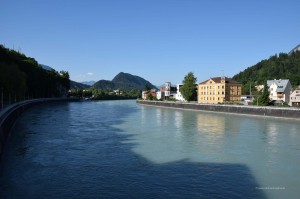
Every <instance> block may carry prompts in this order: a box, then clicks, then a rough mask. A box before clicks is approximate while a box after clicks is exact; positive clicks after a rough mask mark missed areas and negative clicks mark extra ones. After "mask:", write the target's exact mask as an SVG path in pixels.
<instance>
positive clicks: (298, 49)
mask: <svg viewBox="0 0 300 199" xmlns="http://www.w3.org/2000/svg"><path fill="white" fill-rule="evenodd" d="M296 51H300V44H299V45H298V46H296V47H295V48H293V49H292V50H291V51H290V52H289V55H291V54H292V53H293V52H296Z"/></svg>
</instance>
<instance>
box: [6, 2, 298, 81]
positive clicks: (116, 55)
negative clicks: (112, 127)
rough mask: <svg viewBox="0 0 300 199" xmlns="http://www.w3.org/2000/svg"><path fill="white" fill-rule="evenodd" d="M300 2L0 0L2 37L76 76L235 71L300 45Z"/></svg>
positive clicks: (162, 77)
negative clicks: (121, 73)
mask: <svg viewBox="0 0 300 199" xmlns="http://www.w3.org/2000/svg"><path fill="white" fill-rule="evenodd" d="M299 8H300V1H299V0H284V1H283V0H282V1H278V0H264V1H261V0H252V1H249V0H227V1H224V0H207V1H202V0H105V1H104V0H86V1H83V0H48V1H47V0H26V1H24V0H0V24H1V30H0V43H1V44H4V45H5V46H6V47H8V48H14V49H15V50H19V51H21V52H22V53H24V54H26V55H27V56H30V57H34V58H35V59H36V60H37V61H38V62H39V63H41V64H45V65H49V66H51V67H53V68H54V69H56V70H58V71H60V70H67V71H69V73H70V75H71V79H73V80H75V81H85V80H100V79H107V80H111V79H112V78H113V77H114V76H115V75H117V74H118V73H119V72H127V73H131V74H133V75H138V76H141V77H143V78H145V79H147V80H149V81H150V82H151V83H153V84H155V85H161V84H163V83H164V82H166V81H171V82H172V83H173V84H176V83H181V81H182V80H183V78H184V76H185V75H186V74H187V73H188V72H190V71H192V72H194V74H195V76H196V77H197V79H198V82H201V81H204V80H206V79H208V78H210V77H213V76H221V75H222V74H223V73H224V74H225V75H226V76H228V77H231V76H233V75H234V74H236V73H238V72H240V71H242V70H244V69H246V68H247V67H249V66H252V65H254V64H256V63H257V62H259V61H260V60H262V59H267V58H269V57H270V56H271V55H274V54H276V53H280V52H289V51H290V50H291V49H292V48H293V47H295V46H296V45H298V44H300V21H299V19H300V12H299Z"/></svg>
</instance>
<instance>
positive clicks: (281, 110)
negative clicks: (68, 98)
mask: <svg viewBox="0 0 300 199" xmlns="http://www.w3.org/2000/svg"><path fill="white" fill-rule="evenodd" d="M137 103H140V104H146V105H152V106H163V107H168V108H180V109H190V110H199V111H212V112H223V113H235V114H246V115H261V116H271V117H283V118H293V119H300V109H299V108H293V107H286V108H285V107H269V106H268V107H267V106H266V107H261V106H239V105H219V104H218V105H217V104H196V103H181V102H165V101H146V100H137Z"/></svg>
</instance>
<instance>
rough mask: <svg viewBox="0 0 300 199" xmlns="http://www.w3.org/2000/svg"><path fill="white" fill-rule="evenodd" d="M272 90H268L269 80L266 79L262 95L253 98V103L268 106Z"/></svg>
mask: <svg viewBox="0 0 300 199" xmlns="http://www.w3.org/2000/svg"><path fill="white" fill-rule="evenodd" d="M269 95H270V92H269V90H268V85H267V81H265V84H264V89H263V91H262V94H261V95H260V96H257V97H256V99H255V100H253V104H254V105H256V104H258V105H259V106H268V105H269V104H270V98H269Z"/></svg>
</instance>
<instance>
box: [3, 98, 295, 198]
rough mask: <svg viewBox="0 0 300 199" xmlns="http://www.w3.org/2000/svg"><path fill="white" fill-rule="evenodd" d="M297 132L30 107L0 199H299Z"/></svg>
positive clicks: (267, 121)
mask: <svg viewBox="0 0 300 199" xmlns="http://www.w3.org/2000/svg"><path fill="white" fill-rule="evenodd" d="M299 129H300V123H299V120H291V119H278V118H265V117H258V116H244V115H243V116H240V115H232V114H224V113H207V112H199V111H190V110H177V109H168V108H162V107H152V106H146V105H140V104H136V102H135V101H133V100H126V101H98V102H93V101H92V102H71V103H57V104H49V105H43V106H36V107H33V108H31V109H30V110H28V111H27V112H25V113H24V114H23V115H22V116H21V117H20V119H19V120H18V121H17V122H16V124H15V126H14V128H13V130H12V133H11V137H10V140H9V142H8V144H7V146H6V149H5V152H4V154H3V156H2V159H1V170H0V198H3V199H6V198H153V199H154V198H155V199H156V198H172V199H173V198H183V199H189V198H298V197H299V195H300V130H299Z"/></svg>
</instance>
